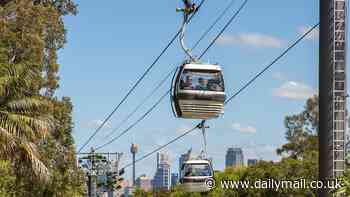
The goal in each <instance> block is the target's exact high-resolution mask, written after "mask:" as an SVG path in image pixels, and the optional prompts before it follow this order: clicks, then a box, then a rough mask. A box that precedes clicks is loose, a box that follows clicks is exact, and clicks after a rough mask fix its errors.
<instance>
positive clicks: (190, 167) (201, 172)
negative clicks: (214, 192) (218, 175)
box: [180, 160, 214, 192]
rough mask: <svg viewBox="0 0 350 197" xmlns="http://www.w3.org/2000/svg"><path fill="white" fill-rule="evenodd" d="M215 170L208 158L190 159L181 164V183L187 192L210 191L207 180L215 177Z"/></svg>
mask: <svg viewBox="0 0 350 197" xmlns="http://www.w3.org/2000/svg"><path fill="white" fill-rule="evenodd" d="M213 177H214V171H213V168H212V165H211V163H210V161H208V160H188V161H185V162H184V164H183V165H182V166H181V174H180V183H181V186H182V187H183V189H184V190H185V191H187V192H208V191H209V190H210V189H211V188H210V187H208V185H207V184H206V182H207V181H208V180H210V179H213Z"/></svg>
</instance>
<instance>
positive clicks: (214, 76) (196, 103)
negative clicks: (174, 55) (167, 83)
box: [172, 63, 225, 120]
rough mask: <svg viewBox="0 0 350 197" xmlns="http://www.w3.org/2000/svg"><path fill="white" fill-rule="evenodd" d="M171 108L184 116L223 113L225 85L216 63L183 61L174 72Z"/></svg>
mask: <svg viewBox="0 0 350 197" xmlns="http://www.w3.org/2000/svg"><path fill="white" fill-rule="evenodd" d="M172 85H173V89H172V107H173V111H174V113H175V115H176V116H177V117H180V118H188V119H202V120H207V119H212V118H217V117H218V116H220V115H221V114H223V112H224V102H225V86H224V79H223V75H222V70H221V67H220V66H219V65H213V64H199V63H185V64H183V65H182V66H180V68H179V69H178V72H177V73H175V76H174V79H173V83H172Z"/></svg>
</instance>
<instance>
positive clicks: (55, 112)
mask: <svg viewBox="0 0 350 197" xmlns="http://www.w3.org/2000/svg"><path fill="white" fill-rule="evenodd" d="M76 13H77V7H76V5H75V4H74V2H73V1H71V0H4V1H0V35H1V36H0V144H1V146H0V175H1V177H0V187H1V188H0V196H6V195H7V196H16V197H31V196H32V197H40V196H43V197H50V196H55V197H60V196H62V197H66V196H83V194H84V188H83V185H84V179H83V178H84V177H83V174H82V172H81V171H80V170H79V169H78V168H77V165H76V155H75V148H74V140H73V137H72V132H73V120H72V110H73V105H72V102H71V100H70V98H69V97H63V98H62V99H58V98H56V97H54V93H55V90H56V89H57V88H58V87H59V84H58V83H59V76H58V71H59V65H58V63H57V52H58V50H60V49H61V48H62V47H63V46H64V44H65V42H66V29H65V27H64V23H63V18H62V17H63V16H64V15H68V14H72V15H75V14H76ZM2 177H5V178H2ZM9 185H11V187H10V186H9ZM5 193H6V195H5Z"/></svg>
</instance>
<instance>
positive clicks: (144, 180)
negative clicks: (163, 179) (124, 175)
mask: <svg viewBox="0 0 350 197" xmlns="http://www.w3.org/2000/svg"><path fill="white" fill-rule="evenodd" d="M136 186H137V187H139V188H141V189H142V190H144V191H146V192H148V191H151V190H152V180H151V179H150V178H149V177H147V176H146V175H141V176H139V177H138V178H137V179H136Z"/></svg>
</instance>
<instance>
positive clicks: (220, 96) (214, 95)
mask: <svg viewBox="0 0 350 197" xmlns="http://www.w3.org/2000/svg"><path fill="white" fill-rule="evenodd" d="M183 1H184V4H185V8H184V9H178V10H179V11H183V13H184V20H183V23H182V26H181V33H180V36H179V38H180V43H181V47H182V49H183V50H184V52H185V53H186V55H187V56H188V57H189V60H188V61H185V63H184V64H182V65H181V66H180V67H179V69H178V72H176V73H175V75H174V77H173V82H172V96H171V98H172V99H171V100H172V109H173V112H174V114H175V115H176V117H179V118H188V119H202V120H207V119H211V118H217V117H218V116H219V115H221V114H223V112H224V102H225V87H224V80H223V75H222V71H221V67H220V66H219V65H215V64H202V63H200V62H199V61H198V60H197V59H196V58H195V57H194V56H193V55H192V54H191V49H189V48H187V47H186V45H185V42H184V39H185V29H186V25H187V24H188V20H189V15H190V14H192V13H194V12H195V11H196V10H197V8H196V5H195V4H194V3H192V2H191V1H188V0H183Z"/></svg>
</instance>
